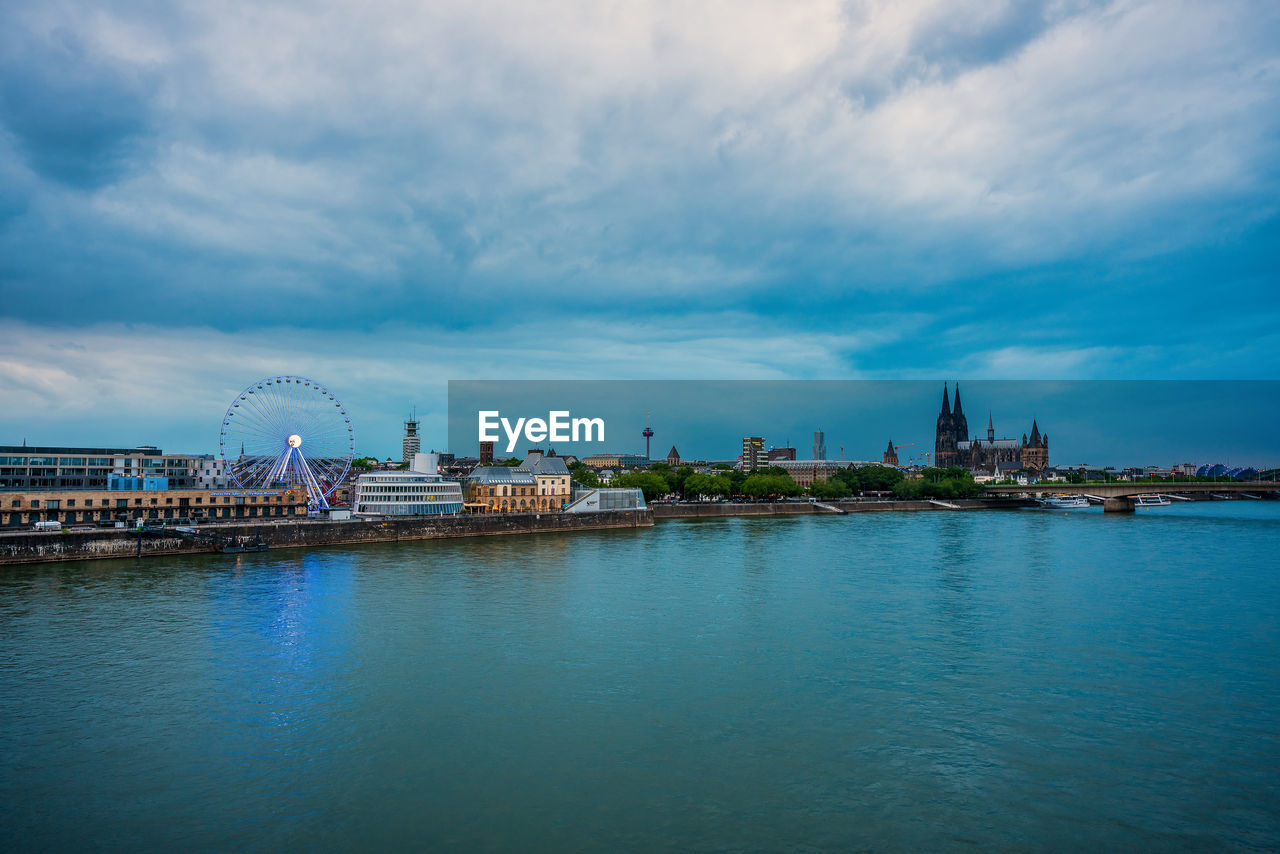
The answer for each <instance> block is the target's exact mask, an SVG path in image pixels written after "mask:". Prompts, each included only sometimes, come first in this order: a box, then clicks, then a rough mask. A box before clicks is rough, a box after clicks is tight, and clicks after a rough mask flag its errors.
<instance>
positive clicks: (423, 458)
mask: <svg viewBox="0 0 1280 854" xmlns="http://www.w3.org/2000/svg"><path fill="white" fill-rule="evenodd" d="M351 511H352V512H353V513H354V514H356V515H357V516H443V515H448V514H451V513H460V512H462V485H461V484H459V483H458V482H457V481H454V480H445V479H444V477H443V476H442V475H441V474H440V459H439V455H438V454H414V455H413V459H412V460H411V461H410V465H409V468H408V469H407V470H406V471H378V472H369V473H367V474H362V475H360V477H358V478H356V486H355V493H354V497H353V498H352V500H351Z"/></svg>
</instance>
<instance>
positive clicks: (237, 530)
mask: <svg viewBox="0 0 1280 854" xmlns="http://www.w3.org/2000/svg"><path fill="white" fill-rule="evenodd" d="M652 526H653V514H652V513H650V512H649V511H648V510H621V511H618V510H615V511H611V512H605V513H493V514H482V515H475V516H414V517H410V518H403V519H371V520H364V519H352V520H344V521H340V522H330V521H321V520H310V519H309V520H305V521H304V520H296V521H295V520H288V521H284V520H281V521H277V522H265V523H255V524H236V525H207V526H201V527H200V529H199V530H200V532H201V533H202V534H204V533H206V532H209V533H213V532H216V533H217V535H218V536H219V537H222V538H228V537H244V538H245V539H246V540H256V539H259V538H261V540H262V541H263V542H265V543H267V545H268V546H269V547H270V548H272V549H296V548H315V547H321V546H337V545H351V544H355V543H387V542H398V541H401V540H433V539H445V538H450V537H487V536H497V535H502V534H543V533H559V532H566V531H596V530H606V529H611V528H648V527H652ZM207 539H208V538H203V537H202V538H193V537H189V536H184V535H183V533H182V532H179V531H176V530H165V529H150V530H146V531H143V532H142V533H139V532H138V531H136V530H131V529H121V528H96V529H95V528H90V529H64V530H62V531H58V532H48V533H45V532H34V531H21V532H13V533H0V565H6V564H22V563H57V562H61V561H71V560H101V559H105V558H131V557H137V556H142V557H152V556H160V555H173V554H200V553H211V552H216V551H217V550H218V547H217V546H216V545H215V544H213V543H210V542H208V541H206V540H207Z"/></svg>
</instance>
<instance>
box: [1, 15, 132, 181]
mask: <svg viewBox="0 0 1280 854" xmlns="http://www.w3.org/2000/svg"><path fill="white" fill-rule="evenodd" d="M0 45H2V48H3V49H2V50H0V125H2V126H3V127H4V129H5V130H7V131H8V132H9V133H11V134H13V136H14V138H15V139H16V141H17V148H18V151H19V152H20V153H21V155H22V156H23V158H24V159H25V162H26V163H27V164H28V165H29V166H30V167H31V168H32V169H33V170H34V171H35V172H37V173H38V174H39V175H41V176H43V177H45V178H48V179H50V180H52V181H55V182H58V183H61V184H66V185H70V186H72V187H76V188H81V189H92V188H95V187H100V186H102V185H103V184H106V183H109V182H111V181H113V180H116V179H117V178H119V177H120V176H121V174H122V173H123V172H124V171H125V170H126V169H128V168H129V167H130V164H131V163H133V164H135V165H138V164H137V161H138V160H139V159H140V158H142V157H144V156H145V152H146V148H147V146H148V144H149V139H148V135H149V132H150V125H151V108H150V104H149V99H150V97H151V96H152V95H153V93H154V84H152V83H151V82H149V81H147V80H146V79H145V77H146V75H143V74H129V73H125V72H123V71H121V70H120V69H119V68H117V67H115V66H113V65H112V64H110V63H106V62H103V61H101V59H99V58H98V57H95V56H94V55H93V54H92V52H91V51H89V50H87V49H86V47H85V45H84V44H83V42H82V41H81V39H80V37H79V36H78V35H77V34H76V33H74V32H72V31H70V30H67V29H59V30H57V31H55V32H54V33H51V34H50V37H49V38H47V39H34V38H31V37H30V35H29V34H27V33H24V32H23V31H22V30H21V29H17V28H10V29H8V30H7V31H6V32H5V34H4V35H3V36H0Z"/></svg>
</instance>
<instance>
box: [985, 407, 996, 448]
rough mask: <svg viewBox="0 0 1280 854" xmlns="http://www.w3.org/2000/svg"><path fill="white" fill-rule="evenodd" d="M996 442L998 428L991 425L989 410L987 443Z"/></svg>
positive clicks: (989, 411) (988, 411) (989, 412)
mask: <svg viewBox="0 0 1280 854" xmlns="http://www.w3.org/2000/svg"><path fill="white" fill-rule="evenodd" d="M995 440H996V428H995V425H994V424H992V423H991V410H990V409H988V410H987V441H988V442H994V441H995Z"/></svg>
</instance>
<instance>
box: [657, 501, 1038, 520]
mask: <svg viewBox="0 0 1280 854" xmlns="http://www.w3.org/2000/svg"><path fill="white" fill-rule="evenodd" d="M825 503H826V504H828V505H832V506H836V507H839V508H840V509H841V510H844V511H845V512H846V513H883V512H887V511H904V510H942V511H951V512H954V510H956V509H958V510H1014V509H1018V508H1021V507H1034V506H1035V502H1034V501H1030V500H1027V499H1021V498H950V499H947V502H946V503H947V504H952V505H955V507H954V508H952V507H945V506H943V505H940V504H934V503H932V502H929V501H828V502H825ZM650 509H651V510H653V518H654V519H714V518H719V517H722V516H790V515H797V514H800V515H819V516H823V515H828V516H829V515H833V514H832V512H831V511H830V510H826V509H823V508H822V507H821V506H820V505H816V504H811V503H809V502H808V501H778V502H759V503H750V504H738V503H733V502H724V503H701V502H694V503H688V504H654V505H651V507H650Z"/></svg>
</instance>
